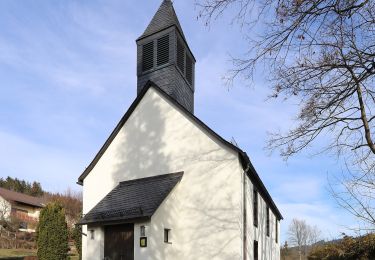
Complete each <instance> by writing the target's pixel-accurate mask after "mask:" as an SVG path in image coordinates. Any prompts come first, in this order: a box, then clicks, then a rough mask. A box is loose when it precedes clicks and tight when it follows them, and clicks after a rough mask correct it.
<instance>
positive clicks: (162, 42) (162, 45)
mask: <svg viewBox="0 0 375 260" xmlns="http://www.w3.org/2000/svg"><path fill="white" fill-rule="evenodd" d="M157 47H158V48H157V54H158V55H157V65H158V66H160V65H164V64H167V63H168V62H169V34H168V35H165V36H163V37H161V38H160V39H158V42H157Z"/></svg>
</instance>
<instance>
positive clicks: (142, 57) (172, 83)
mask: <svg viewBox="0 0 375 260" xmlns="http://www.w3.org/2000/svg"><path fill="white" fill-rule="evenodd" d="M194 66H195V59H194V56H193V54H192V52H191V50H190V48H189V46H188V44H187V40H186V38H185V35H184V33H183V31H182V27H181V25H180V22H179V21H178V18H177V15H176V13H175V10H174V8H173V3H172V1H163V2H162V4H161V5H160V7H159V9H158V11H157V12H156V14H155V15H154V17H153V18H152V20H151V22H150V24H149V25H148V26H147V28H146V30H145V31H144V33H143V34H142V35H141V36H140V37H139V38H138V39H137V76H138V81H137V93H138V94H139V93H140V92H141V91H142V89H143V88H144V86H145V85H146V83H147V82H148V81H152V82H154V83H155V84H156V85H157V86H159V87H160V88H161V89H162V90H164V91H165V92H166V93H167V94H168V95H170V97H172V98H173V99H175V100H176V101H177V102H178V103H180V104H181V105H182V106H183V107H185V108H186V109H187V110H188V111H190V112H191V113H193V112H194V90H195V87H194Z"/></svg>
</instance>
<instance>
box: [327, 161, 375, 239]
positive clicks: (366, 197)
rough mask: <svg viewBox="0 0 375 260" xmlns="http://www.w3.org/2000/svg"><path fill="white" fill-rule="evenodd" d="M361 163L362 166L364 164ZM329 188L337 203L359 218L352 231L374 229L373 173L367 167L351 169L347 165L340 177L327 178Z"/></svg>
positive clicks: (374, 195) (374, 179) (374, 178)
mask: <svg viewBox="0 0 375 260" xmlns="http://www.w3.org/2000/svg"><path fill="white" fill-rule="evenodd" d="M364 165H365V164H363V165H362V166H364ZM329 188H330V192H331V194H332V195H333V197H334V198H335V199H336V201H337V203H338V204H339V205H340V206H341V207H343V208H344V209H346V210H347V211H348V212H350V213H351V214H352V215H353V216H355V217H356V218H357V219H359V220H361V223H359V224H360V226H358V227H355V226H352V227H349V228H350V229H353V230H354V231H358V232H359V233H360V231H365V232H374V231H375V175H374V174H373V172H371V171H369V170H368V168H360V169H359V170H356V171H355V170H351V169H349V167H348V166H347V168H346V170H345V171H344V172H343V173H342V175H341V177H340V178H336V181H334V180H332V179H330V180H329Z"/></svg>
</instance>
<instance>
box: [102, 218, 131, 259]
mask: <svg viewBox="0 0 375 260" xmlns="http://www.w3.org/2000/svg"><path fill="white" fill-rule="evenodd" d="M104 257H105V259H106V260H134V224H123V225H115V226H107V227H106V228H105V236H104Z"/></svg>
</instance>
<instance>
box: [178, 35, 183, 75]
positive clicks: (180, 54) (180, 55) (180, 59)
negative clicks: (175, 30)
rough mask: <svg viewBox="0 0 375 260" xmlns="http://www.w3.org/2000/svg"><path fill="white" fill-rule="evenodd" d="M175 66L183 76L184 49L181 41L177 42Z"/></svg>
mask: <svg viewBox="0 0 375 260" xmlns="http://www.w3.org/2000/svg"><path fill="white" fill-rule="evenodd" d="M177 66H178V68H179V69H180V70H181V72H182V73H183V74H185V47H184V44H183V43H182V42H181V40H179V39H178V40H177Z"/></svg>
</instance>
